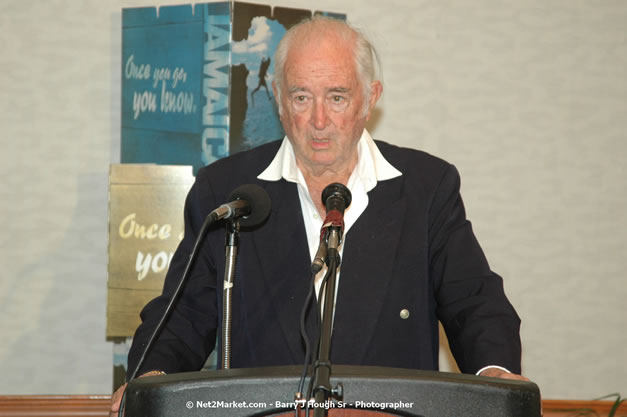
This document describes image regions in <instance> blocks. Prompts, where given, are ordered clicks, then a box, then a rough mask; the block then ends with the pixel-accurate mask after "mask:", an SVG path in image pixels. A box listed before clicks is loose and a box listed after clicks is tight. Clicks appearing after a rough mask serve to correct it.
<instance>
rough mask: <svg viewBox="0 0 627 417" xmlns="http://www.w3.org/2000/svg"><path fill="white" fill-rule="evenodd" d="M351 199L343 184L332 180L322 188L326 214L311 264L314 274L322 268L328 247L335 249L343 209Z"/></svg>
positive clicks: (341, 228)
mask: <svg viewBox="0 0 627 417" xmlns="http://www.w3.org/2000/svg"><path fill="white" fill-rule="evenodd" d="M351 200H352V196H351V192H350V190H349V189H348V188H346V187H345V186H344V185H342V184H340V183H337V182H334V183H332V184H329V185H327V186H326V187H325V188H324V190H322V203H323V204H324V206H325V208H326V210H327V216H326V217H325V219H324V222H322V228H321V229H320V246H319V247H318V251H317V252H316V256H315V257H314V260H313V262H312V264H311V271H312V272H313V273H314V274H316V273H318V272H320V270H321V269H322V267H323V265H324V262H325V259H326V256H327V252H328V250H329V249H335V250H337V248H338V246H339V244H340V242H341V241H342V234H343V233H344V211H345V210H346V208H347V207H348V206H349V205H350V203H351Z"/></svg>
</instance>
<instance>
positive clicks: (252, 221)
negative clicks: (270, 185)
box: [228, 184, 272, 227]
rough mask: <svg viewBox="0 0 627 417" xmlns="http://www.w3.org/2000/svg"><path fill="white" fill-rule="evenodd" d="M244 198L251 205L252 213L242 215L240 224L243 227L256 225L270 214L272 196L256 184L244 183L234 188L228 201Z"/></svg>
mask: <svg viewBox="0 0 627 417" xmlns="http://www.w3.org/2000/svg"><path fill="white" fill-rule="evenodd" d="M234 200H244V201H246V202H247V203H248V204H249V205H250V214H249V215H248V216H245V217H241V218H240V221H239V224H240V226H242V227H254V226H257V225H259V224H261V223H263V222H264V221H265V220H266V219H267V218H268V216H269V215H270V208H271V207H272V203H271V202H270V196H269V195H268V193H267V192H266V190H264V189H263V188H261V187H260V186H258V185H256V184H244V185H240V186H239V187H237V188H236V189H234V190H233V191H232V192H231V194H230V195H229V199H228V201H234Z"/></svg>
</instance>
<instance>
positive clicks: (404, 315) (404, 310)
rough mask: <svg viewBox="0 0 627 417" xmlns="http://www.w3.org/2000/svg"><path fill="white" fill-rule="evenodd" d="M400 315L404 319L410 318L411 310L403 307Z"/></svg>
mask: <svg viewBox="0 0 627 417" xmlns="http://www.w3.org/2000/svg"><path fill="white" fill-rule="evenodd" d="M400 316H401V318H402V319H403V320H405V319H408V318H409V310H407V309H406V308H404V309H402V310H401V314H400Z"/></svg>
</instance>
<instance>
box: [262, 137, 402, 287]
mask: <svg viewBox="0 0 627 417" xmlns="http://www.w3.org/2000/svg"><path fill="white" fill-rule="evenodd" d="M400 175H402V173H401V172H400V171H399V170H397V169H396V168H394V167H393V166H392V165H391V164H390V163H389V162H388V161H386V159H385V158H384V157H383V155H381V152H380V151H379V149H378V148H377V145H376V144H375V143H374V140H373V139H372V137H371V136H370V133H368V131H367V130H365V129H364V132H363V133H362V135H361V138H360V139H359V142H358V143H357V165H356V166H355V169H354V170H353V172H352V174H351V176H350V178H349V180H348V184H346V186H347V187H348V189H349V190H350V192H351V196H352V201H351V204H350V205H349V206H348V208H347V209H346V211H345V212H344V240H345V239H346V238H347V236H348V232H349V230H350V228H351V227H352V225H353V224H355V222H356V221H357V219H358V218H359V216H361V214H362V213H363V212H364V211H365V210H366V207H368V192H369V191H370V190H372V189H373V188H374V187H375V186H376V185H377V182H378V181H385V180H389V179H392V178H396V177H398V176H400ZM257 178H259V179H261V180H265V181H279V180H280V179H281V178H283V179H285V180H286V181H289V182H293V183H296V185H297V188H298V197H299V199H300V206H301V209H302V212H303V221H304V223H305V231H306V233H307V242H308V244H309V254H310V257H311V261H312V262H313V259H314V257H315V255H316V251H317V250H318V245H319V243H320V229H321V227H322V222H323V220H324V219H323V218H321V217H320V215H319V214H318V210H317V209H316V205H315V204H314V202H313V199H312V196H311V195H309V189H308V188H307V183H306V182H305V178H304V177H303V173H302V172H301V170H300V169H299V168H298V166H297V165H296V156H295V155H294V148H293V147H292V144H291V143H290V141H289V140H288V139H287V137H285V138H284V139H283V143H282V144H281V147H280V148H279V151H278V152H277V154H276V156H275V157H274V159H273V160H272V162H271V163H270V165H268V167H267V168H266V169H265V170H264V171H263V172H262V173H261V174H259V176H258V177H257ZM313 198H316V199H320V198H321V196H313ZM343 249H344V244H343V243H342V244H340V246H339V247H338V250H339V253H340V256H341V255H342V253H343ZM340 269H341V267H340V268H338V275H337V279H338V280H339V274H340ZM325 273H326V267H325V268H323V269H322V270H321V271H320V272H319V273H318V274H317V275H316V295H317V294H318V292H319V291H320V284H321V281H322V278H323V277H324V275H325ZM337 288H338V286H336V294H337Z"/></svg>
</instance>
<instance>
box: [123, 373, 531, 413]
mask: <svg viewBox="0 0 627 417" xmlns="http://www.w3.org/2000/svg"><path fill="white" fill-rule="evenodd" d="M301 371H302V368H301V367H299V366H282V367H269V368H252V369H228V370H220V371H201V372H189V373H180V374H170V375H163V376H154V377H144V378H139V379H136V380H134V381H132V382H131V383H130V384H129V385H128V387H127V397H126V408H125V414H124V415H125V416H126V417H139V416H150V417H166V416H169V417H171V416H176V417H187V416H190V417H191V416H212V417H213V416H230V417H231V416H242V417H244V416H256V417H261V416H278V415H285V416H290V415H292V416H293V415H294V392H295V391H296V389H297V387H298V381H299V378H300V373H301ZM331 383H332V384H333V385H334V386H335V385H336V384H338V383H341V384H342V386H343V393H344V398H343V400H342V401H340V402H336V403H333V404H331V403H327V406H328V408H329V409H330V410H329V415H330V416H349V415H350V416H373V415H376V416H385V415H388V416H389V415H392V416H406V417H449V416H450V417H540V416H541V405H540V404H541V401H540V391H539V389H538V386H537V385H535V384H534V383H531V382H523V381H510V380H504V379H496V378H486V377H479V376H474V375H463V374H453V373H445V372H434V371H417V370H410V369H398V368H382V367H367V366H342V365H334V366H333V373H332V377H331ZM302 415H304V414H302ZM311 415H313V413H312V414H311Z"/></svg>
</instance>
